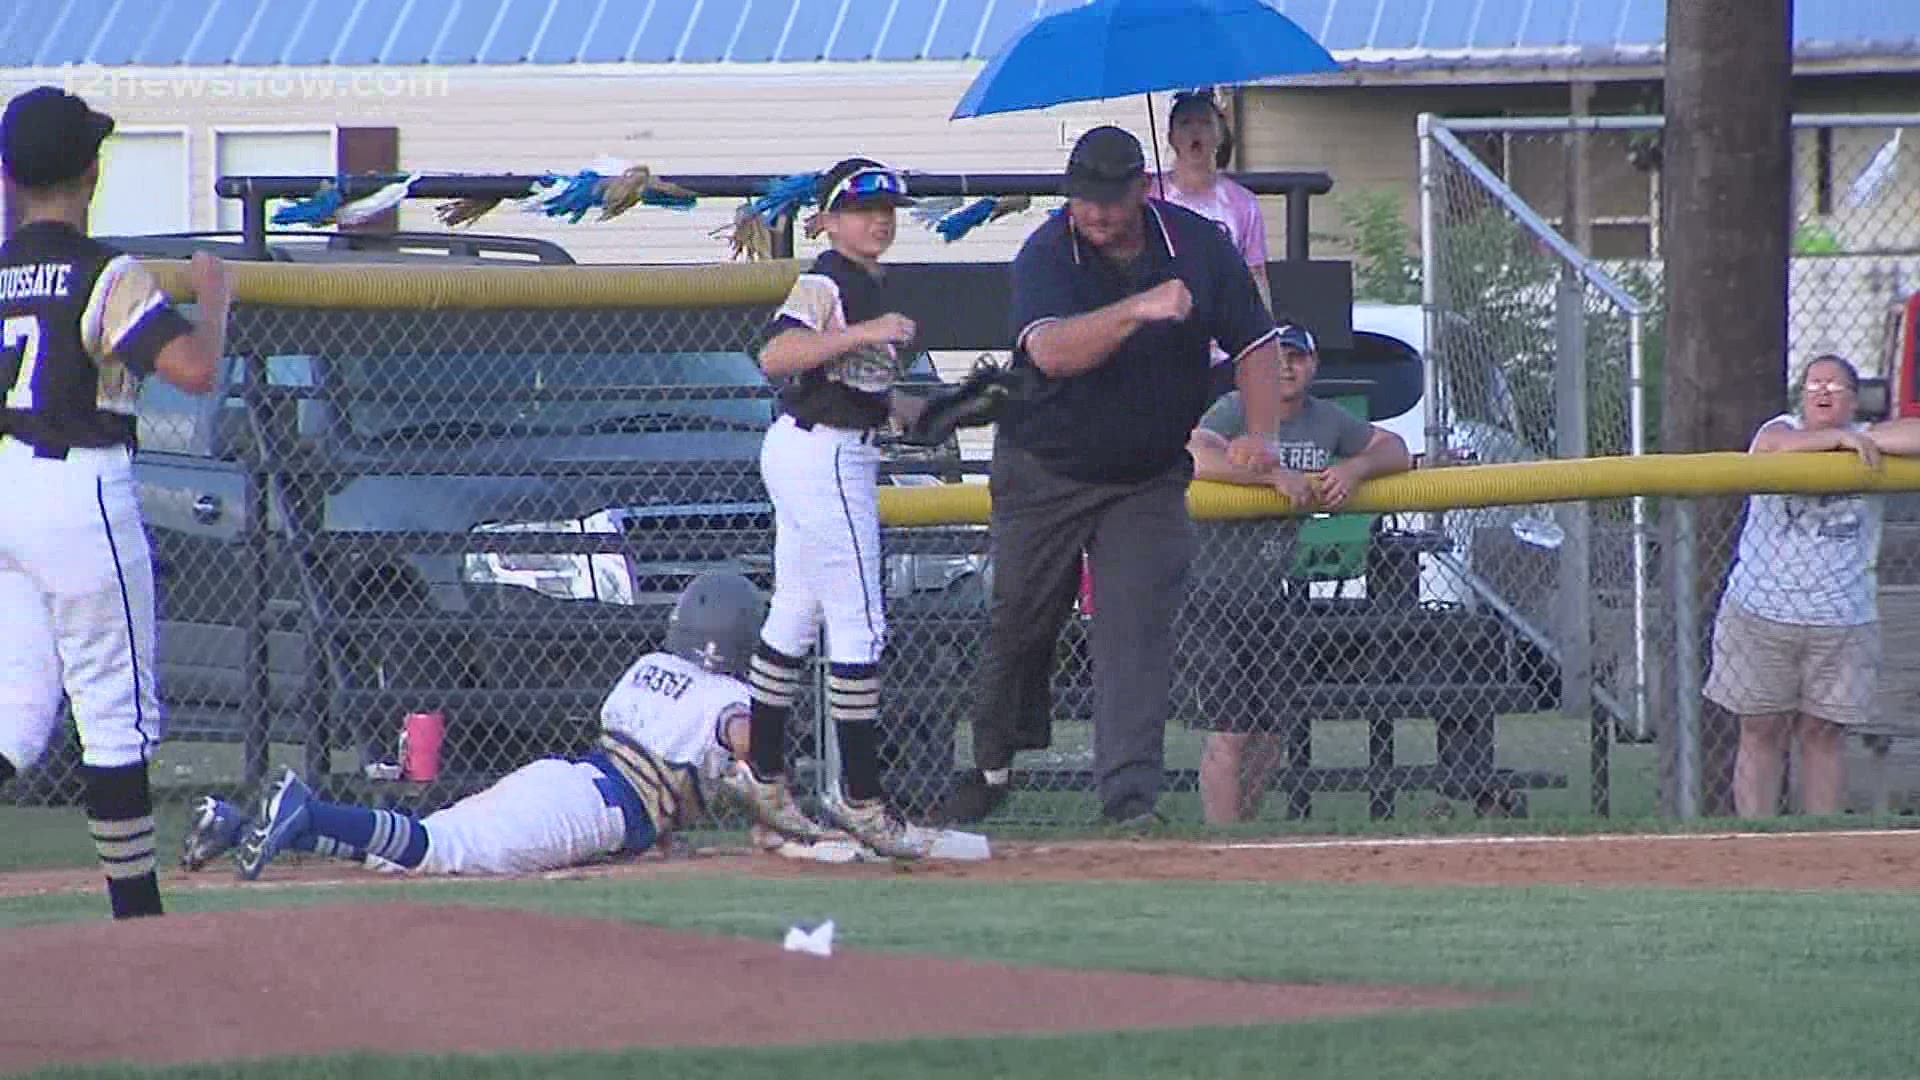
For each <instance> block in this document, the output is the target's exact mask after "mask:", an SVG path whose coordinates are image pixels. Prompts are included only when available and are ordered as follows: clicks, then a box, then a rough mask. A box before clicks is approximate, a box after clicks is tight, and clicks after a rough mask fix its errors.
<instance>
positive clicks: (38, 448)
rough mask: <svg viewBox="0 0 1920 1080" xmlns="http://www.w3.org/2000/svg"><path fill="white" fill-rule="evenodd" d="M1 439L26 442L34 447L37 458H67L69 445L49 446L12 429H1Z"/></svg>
mask: <svg viewBox="0 0 1920 1080" xmlns="http://www.w3.org/2000/svg"><path fill="white" fill-rule="evenodd" d="M0 439H14V440H16V441H19V442H23V443H26V444H27V445H28V446H31V447H33V456H34V457H37V458H46V459H47V460H49V461H65V460H67V450H68V447H65V446H48V445H46V444H45V443H37V442H34V441H33V440H31V439H23V438H21V437H20V436H18V435H15V434H14V433H12V432H10V431H0Z"/></svg>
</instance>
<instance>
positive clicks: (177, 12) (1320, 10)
mask: <svg viewBox="0 0 1920 1080" xmlns="http://www.w3.org/2000/svg"><path fill="white" fill-rule="evenodd" d="M1081 2H1083V0H65V2H64V3H63V4H60V5H52V4H48V3H47V0H0V28H3V29H0V67H58V66H60V65H62V64H69V63H71V64H99V65H127V64H137V65H144V66H169V65H178V64H186V65H222V64H241V65H248V66H260V65H315V64H339V65H366V64H388V65H404V64H473V63H479V64H527V63H531V64H569V63H613V62H621V61H626V62H634V63H665V62H677V63H688V64H694V63H712V62H719V61H730V62H734V63H766V62H773V61H795V62H810V61H819V60H839V61H849V60H851V61H868V60H891V61H906V60H969V59H984V58H986V57H990V56H992V55H993V54H994V53H995V52H996V51H998V50H999V48H1000V47H1001V46H1002V45H1003V44H1005V42H1006V41H1007V39H1008V38H1010V37H1011V36H1012V35H1013V34H1014V33H1015V32H1016V31H1018V30H1019V29H1020V28H1021V27H1022V26H1025V25H1026V24H1027V23H1029V22H1031V21H1032V20H1033V19H1035V18H1037V17H1039V16H1041V15H1044V14H1047V13H1049V12H1052V11H1056V10H1059V9H1060V8H1062V7H1067V6H1071V5H1073V4H1077V3H1081ZM1274 3H1275V5H1276V6H1277V7H1279V8H1280V9H1281V10H1283V11H1285V12H1286V13H1287V14H1288V15H1290V16H1292V17H1293V18H1294V20H1295V21H1297V22H1299V23H1300V24H1301V25H1302V26H1303V27H1305V28H1306V29H1307V30H1308V31H1309V32H1310V33H1312V34H1314V35H1315V36H1316V37H1318V38H1319V39H1320V41H1321V43H1322V44H1324V45H1326V46H1327V48H1328V49H1330V50H1331V51H1332V52H1333V53H1334V54H1335V55H1336V56H1339V57H1340V58H1341V59H1343V60H1355V61H1360V62H1363V63H1372V62H1387V63H1396V62H1405V63H1414V64H1418V63H1420V62H1422V61H1424V60H1429V59H1439V58H1442V57H1445V58H1447V59H1448V60H1449V61H1450V62H1458V61H1466V62H1467V63H1470V64H1479V63H1485V64H1491V65H1498V64H1501V63H1505V62H1515V63H1522V62H1530V61H1538V60H1539V59H1542V58H1547V57H1554V56H1558V57H1562V58H1566V59H1572V60H1577V61H1585V62H1601V63H1604V62H1608V61H1611V60H1626V59H1645V58H1647V57H1648V56H1649V55H1652V54H1655V53H1657V50H1658V49H1659V47H1660V43H1661V38H1662V36H1663V34H1664V30H1665V21H1666V4H1665V0H1274ZM1794 21H1795V27H1794V31H1795V39H1796V48H1797V50H1798V52H1799V53H1800V55H1801V56H1803V57H1811V56H1865V55H1887V54H1898V53H1907V54H1912V53H1916V52H1920V4H1916V3H1911V2H1902V3H1890V4H1873V3H1870V2H1863V0H1800V2H1799V3H1797V4H1796V5H1795V11H1794Z"/></svg>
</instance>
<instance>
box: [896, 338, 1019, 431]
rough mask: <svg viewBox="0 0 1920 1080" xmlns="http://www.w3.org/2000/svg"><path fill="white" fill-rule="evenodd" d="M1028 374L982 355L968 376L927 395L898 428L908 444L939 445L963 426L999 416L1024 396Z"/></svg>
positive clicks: (969, 425) (985, 421) (976, 424)
mask: <svg viewBox="0 0 1920 1080" xmlns="http://www.w3.org/2000/svg"><path fill="white" fill-rule="evenodd" d="M1027 389H1028V376H1027V374H1026V373H1025V372H1023V371H1022V370H1020V369H1017V368H1013V367H1009V366H1006V365H1003V364H998V363H995V362H994V361H993V360H991V359H989V358H986V357H982V358H981V360H980V362H979V363H977V364H975V365H974V368H973V370H972V371H971V372H969V373H968V375H967V377H966V378H964V379H962V380H960V381H959V382H958V383H956V384H954V385H953V386H950V387H942V388H941V389H939V390H936V391H934V392H933V393H932V394H929V395H928V396H927V404H926V408H924V409H922V410H921V411H920V415H919V416H917V417H914V419H913V422H912V423H910V424H908V425H906V427H905V429H904V430H903V431H901V433H900V437H899V439H898V441H899V442H901V443H903V444H905V445H907V446H939V445H941V444H943V443H945V442H946V441H947V440H948V439H950V438H952V437H953V433H954V432H955V431H958V430H959V429H961V428H963V427H984V426H985V425H987V424H991V423H993V422H994V421H995V420H997V419H999V418H1000V412H1001V409H1002V407H1003V406H1005V405H1006V403H1007V402H1009V401H1013V400H1016V399H1018V398H1021V397H1023V396H1025V395H1026V393H1027Z"/></svg>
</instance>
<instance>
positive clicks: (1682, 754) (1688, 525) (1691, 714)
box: [1672, 499, 1700, 818]
mask: <svg viewBox="0 0 1920 1080" xmlns="http://www.w3.org/2000/svg"><path fill="white" fill-rule="evenodd" d="M1673 516H1674V538H1673V560H1672V565H1673V582H1672V587H1673V615H1674V618H1673V621H1674V638H1675V640H1674V654H1675V658H1676V660H1677V662H1678V663H1677V667H1678V671H1677V672H1676V678H1675V679H1674V690H1673V692H1674V704H1675V707H1676V709H1675V718H1676V721H1677V723H1676V724H1675V725H1674V788H1675V799H1674V812H1675V813H1676V814H1677V815H1678V816H1680V817H1681V818H1697V817H1699V816H1700V615H1699V611H1698V610H1697V608H1698V603H1699V598H1698V597H1697V596H1696V595H1695V589H1696V588H1697V587H1698V581H1699V569H1698V565H1697V560H1696V559H1695V551H1694V545H1695V543H1696V542H1697V538H1698V529H1696V528H1695V523H1694V505H1693V501H1692V500H1690V499H1675V500H1673Z"/></svg>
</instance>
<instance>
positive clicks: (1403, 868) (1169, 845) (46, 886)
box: [0, 829, 1920, 899]
mask: <svg viewBox="0 0 1920 1080" xmlns="http://www.w3.org/2000/svg"><path fill="white" fill-rule="evenodd" d="M683 874H695V875H722V876H743V877H836V878H837V877H895V876H899V875H902V874H906V875H911V876H915V877H922V876H924V877H931V878H961V879H979V880H998V881H1020V880H1031V881H1074V880H1081V879H1088V880H1092V879H1100V880H1131V881H1319V882H1355V883H1364V882H1376V883H1381V884H1394V885H1605V886H1646V887H1665V888H1726V889H1894V890H1906V889H1920V829H1916V830H1908V831H1890V830H1874V831H1862V832H1816V833H1783V834H1764V833H1741V834H1734V833H1703V834H1693V835H1632V836H1559V837H1550V836H1535V837H1471V836H1462V837H1437V838H1433V837H1429V838H1407V839H1357V838H1313V839H1285V840H1268V841H1259V840H1247V841H1216V842H1201V841H1172V840H1089V841H1075V842H1060V843H1009V842H1001V843H997V844H995V845H994V856H993V858H992V859H991V860H989V861H986V862H940V863H934V862H929V863H923V864H920V865H917V866H910V867H907V866H890V865H871V864H864V865H852V866H823V865H818V864H814V863H805V862H796V861H792V860H787V859H779V858H775V857H773V856H770V855H764V854H758V853H751V852H749V851H747V850H746V849H715V850H707V851H702V852H700V853H698V854H697V855H696V856H694V857H692V858H674V859H663V858H659V857H655V856H648V857H646V858H642V859H639V860H635V861H630V862H617V863H609V864H604V865H599V866H590V867H583V868H581V869H578V870H569V871H563V872H560V873H555V874H550V875H547V876H548V877H550V878H556V879H566V878H588V877H630V876H631V877H650V876H676V875H683ZM162 880H163V888H165V889H167V890H168V891H178V890H192V889H198V888H230V887H232V886H233V885H234V884H235V883H234V881H233V878H232V875H231V874H228V873H226V872H223V871H216V870H208V871H206V872H204V873H201V874H197V875H188V874H182V873H179V872H177V871H170V872H168V873H166V874H164V875H163V879H162ZM398 880H407V879H404V878H399V877H395V876H390V875H382V874H374V873H371V872H369V871H366V870H363V869H361V868H359V867H357V866H354V865H351V864H346V863H340V862H331V861H324V860H308V861H287V862H282V863H276V864H275V865H274V867H273V869H272V870H271V871H270V872H269V874H268V877H267V879H266V880H263V881H260V882H256V883H254V884H253V885H252V886H250V887H252V888H269V887H274V886H275V885H315V884H332V883H340V884H355V885H374V884H379V883H381V882H392V881H398ZM99 888H100V884H99V875H98V874H97V873H96V872H94V871H92V870H72V869H68V870H47V871H20V872H14V873H0V899H4V898H6V897H10V896H31V895H38V894H50V893H72V892H81V893H85V892H94V891H97V890H98V889H99Z"/></svg>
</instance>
